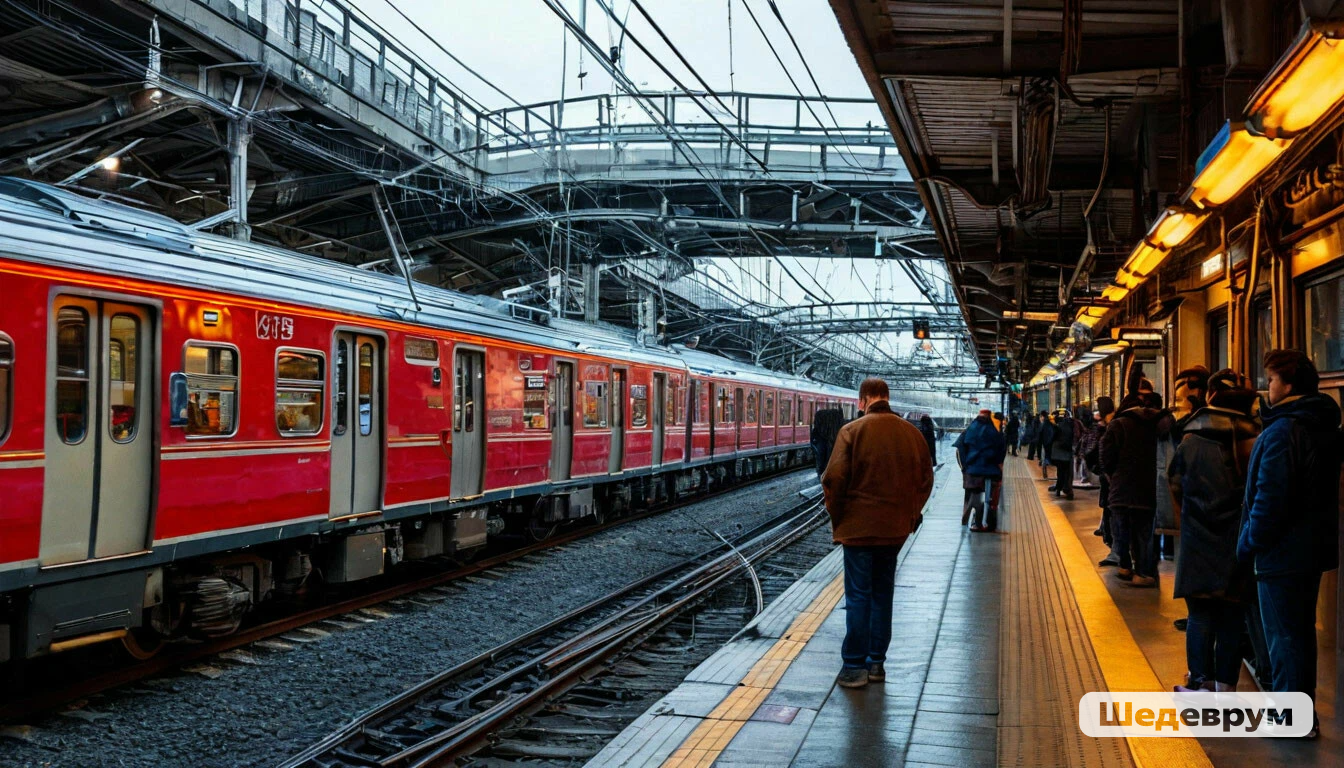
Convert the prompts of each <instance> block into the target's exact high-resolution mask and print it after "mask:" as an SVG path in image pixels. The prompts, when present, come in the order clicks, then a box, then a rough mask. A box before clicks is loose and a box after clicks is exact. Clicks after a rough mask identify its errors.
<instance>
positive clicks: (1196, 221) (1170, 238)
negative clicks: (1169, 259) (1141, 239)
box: [1148, 206, 1209, 251]
mask: <svg viewBox="0 0 1344 768" xmlns="http://www.w3.org/2000/svg"><path fill="white" fill-rule="evenodd" d="M1208 217H1209V214H1207V213H1197V212H1195V211H1187V210H1184V209H1182V208H1177V207H1175V206H1173V207H1171V208H1168V209H1166V210H1165V211H1163V212H1162V215H1161V216H1158V217H1157V221H1155V222H1153V228H1152V229H1150V230H1148V241H1149V242H1151V243H1152V244H1154V245H1156V246H1158V247H1160V248H1163V249H1165V250H1168V251H1170V250H1171V249H1173V248H1176V247H1179V246H1180V245H1182V244H1184V243H1185V241H1186V240H1189V239H1190V235H1192V234H1194V232H1195V230H1196V229H1198V228H1199V225H1200V224H1203V223H1204V220H1205V219H1207V218H1208Z"/></svg>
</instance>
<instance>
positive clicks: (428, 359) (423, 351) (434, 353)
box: [403, 336, 439, 365]
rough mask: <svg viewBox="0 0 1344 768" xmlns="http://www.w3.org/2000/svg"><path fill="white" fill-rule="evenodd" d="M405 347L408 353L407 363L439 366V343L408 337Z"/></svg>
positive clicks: (404, 343)
mask: <svg viewBox="0 0 1344 768" xmlns="http://www.w3.org/2000/svg"><path fill="white" fill-rule="evenodd" d="M403 345H404V347H405V351H406V362H408V363H411V364H412V365H438V364H439V342H437V341H435V340H433V339H417V338H416V337H414V336H407V337H406V341H405V342H403Z"/></svg>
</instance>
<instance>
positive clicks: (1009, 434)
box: [1003, 416, 1022, 445]
mask: <svg viewBox="0 0 1344 768" xmlns="http://www.w3.org/2000/svg"><path fill="white" fill-rule="evenodd" d="M1021 430H1022V423H1021V422H1019V421H1018V420H1017V417H1016V416H1014V417H1013V418H1011V419H1009V420H1008V427H1007V428H1006V429H1004V431H1003V439H1005V440H1007V441H1008V443H1009V445H1013V444H1016V443H1017V437H1018V435H1019V434H1020V433H1021Z"/></svg>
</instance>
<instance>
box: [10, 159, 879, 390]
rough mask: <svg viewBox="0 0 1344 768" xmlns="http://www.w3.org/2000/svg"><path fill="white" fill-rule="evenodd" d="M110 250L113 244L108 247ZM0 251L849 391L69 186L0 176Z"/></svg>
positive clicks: (767, 382)
mask: <svg viewBox="0 0 1344 768" xmlns="http://www.w3.org/2000/svg"><path fill="white" fill-rule="evenodd" d="M109 245H115V247H109ZM0 252H3V253H4V254H5V255H7V256H14V257H17V258H20V259H23V260H25V261H32V262H36V263H43V264H48V265H53V266H67V267H68V266H75V267H79V268H83V269H92V270H96V271H98V272H103V273H107V274H112V275H117V276H122V277H128V278H138V279H148V280H155V281H160V282H166V283H170V284H173V285H184V286H189V287H193V288H198V289H205V290H218V291H223V292H227V293H237V294H241V295H246V296H253V297H257V298H266V299H279V300H284V301H289V302H293V303H296V304H303V305H309V306H317V307H322V308H324V309H330V310H337V311H343V312H350V313H354V314H359V315H365V316H368V317H381V318H386V319H391V320H399V321H404V322H408V323H416V324H421V325H426V326H431V327H435V328H442V329H444V330H449V331H459V332H465V333H471V334H475V335H480V336H487V337H491V338H497V339H503V340H510V341H516V342H522V343H528V344H534V345H537V346H541V347H546V348H549V349H551V350H554V351H556V352H560V353H564V352H569V353H576V352H581V353H585V354H593V355H602V356H608V357H612V358H616V359H619V360H625V361H628V362H636V363H646V364H653V365H661V366H666V367H670V368H683V369H687V370H690V371H692V372H694V373H699V374H701V375H717V376H735V377H738V378H740V379H742V380H744V381H750V382H752V383H757V384H760V385H763V386H776V387H781V386H782V387H791V388H796V389H807V390H810V391H816V392H824V393H826V394H828V395H831V396H836V397H852V396H853V394H854V393H853V392H852V391H851V390H848V389H842V388H839V387H835V386H832V385H829V384H822V383H819V382H816V381H812V380H810V379H805V378H800V377H796V376H790V375H788V374H781V373H778V372H776V371H771V370H769V369H767V368H763V367H760V366H756V365H752V364H750V363H741V362H737V361H735V360H731V359H729V358H726V357H721V356H719V355H715V354H712V353H708V352H704V351H701V350H693V349H687V348H685V347H682V346H673V347H671V348H665V347H650V346H644V345H642V344H640V343H639V342H638V340H637V338H636V336H635V334H634V333H632V332H630V331H627V330H625V329H622V328H617V327H615V326H610V325H605V324H602V325H593V324H588V323H579V322H575V321H572V320H564V319H551V320H550V321H549V322H548V323H547V324H541V323H537V322H529V321H528V320H525V319H520V318H519V317H517V316H516V314H517V313H518V312H519V311H520V310H521V311H522V312H524V313H527V312H532V311H534V310H531V309H530V308H523V307H519V305H514V304H510V303H508V302H505V301H501V300H499V299H495V298H491V297H488V296H473V295H469V294H465V293H459V292H457V291H452V290H448V289H444V288H438V287H435V286H431V285H428V284H425V283H416V291H415V293H416V298H417V299H418V300H419V304H420V309H419V310H417V309H416V306H415V302H414V301H412V299H411V296H410V292H409V290H408V289H407V287H406V283H405V281H404V280H403V279H402V278H400V277H397V276H393V275H385V274H380V273H376V272H369V271H367V270H362V269H358V268H356V267H352V266H349V265H346V264H340V263H337V262H333V261H330V260H327V259H322V258H319V257H316V256H309V255H306V254H302V253H297V252H294V251H287V250H282V249H279V248H272V247H269V246H265V245H259V244H256V243H249V242H243V241H240V240H234V239H231V238H225V237H220V236H217V235H211V234H207V233H202V232H197V231H195V230H193V229H190V228H189V227H187V226H185V225H183V224H181V223H179V222H176V221H174V220H172V219H169V218H167V217H165V216H161V215H159V214H155V213H149V212H146V211H141V210H138V209H135V208H131V207H129V206H126V205H121V204H119V203H112V202H103V201H96V200H90V199H89V198H87V197H84V196H82V195H79V194H76V193H74V192H71V191H69V190H65V189H61V188H59V187H54V186H51V185H48V184H42V183H39V182H35V181H29V180H26V179H17V178H12V177H5V176H0Z"/></svg>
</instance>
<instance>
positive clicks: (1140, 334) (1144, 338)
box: [1111, 328, 1163, 344]
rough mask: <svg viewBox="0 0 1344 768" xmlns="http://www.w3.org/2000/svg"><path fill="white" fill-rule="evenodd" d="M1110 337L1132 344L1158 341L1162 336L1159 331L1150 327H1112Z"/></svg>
mask: <svg viewBox="0 0 1344 768" xmlns="http://www.w3.org/2000/svg"><path fill="white" fill-rule="evenodd" d="M1111 338H1113V339H1119V340H1120V341H1127V342H1129V343H1130V344H1134V343H1137V342H1154V341H1156V342H1160V341H1162V338H1163V337H1162V332H1161V331H1155V330H1153V329H1152V328H1112V329H1111Z"/></svg>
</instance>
